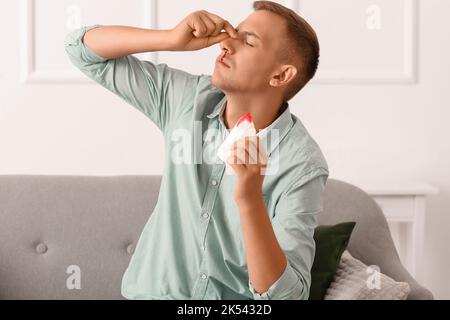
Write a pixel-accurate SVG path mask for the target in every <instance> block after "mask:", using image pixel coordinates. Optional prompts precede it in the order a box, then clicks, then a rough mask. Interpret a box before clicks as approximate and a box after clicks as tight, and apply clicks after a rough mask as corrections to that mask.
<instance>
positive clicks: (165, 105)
mask: <svg viewBox="0 0 450 320" xmlns="http://www.w3.org/2000/svg"><path fill="white" fill-rule="evenodd" d="M99 26H101V25H98V24H96V25H91V26H83V27H81V28H79V29H76V30H74V31H71V32H70V33H68V34H67V35H66V37H65V40H64V47H65V50H66V52H67V55H68V57H69V59H70V61H71V62H72V63H73V64H74V65H75V66H76V67H77V68H78V69H79V70H80V71H81V72H83V73H84V74H85V75H86V76H88V77H89V78H90V79H92V80H94V81H95V82H97V83H99V84H100V85H102V86H103V87H104V88H106V89H108V90H109V91H111V92H113V93H114V94H116V95H118V96H119V97H121V98H122V99H124V100H125V101H126V102H128V103H129V104H131V105H132V106H133V107H135V108H136V109H138V110H139V111H141V112H142V113H144V114H145V115H146V116H147V117H148V118H150V120H151V121H152V122H153V123H155V124H156V125H157V126H158V128H159V129H160V130H161V131H162V132H165V130H166V128H167V126H169V125H170V124H171V123H172V122H173V121H175V120H176V119H177V118H178V117H179V116H180V115H182V114H183V113H184V112H188V111H189V109H190V108H192V106H191V104H192V102H193V100H194V95H195V92H196V88H197V85H198V81H199V78H200V77H201V75H193V74H190V73H187V72H185V71H182V70H178V69H175V68H171V67H169V66H167V64H165V63H160V64H154V63H152V62H150V61H143V60H140V59H138V58H137V57H135V56H133V55H128V56H124V57H120V58H116V59H107V58H104V57H101V56H99V55H98V54H96V53H95V52H94V51H93V50H92V49H90V48H89V47H87V46H86V45H85V44H84V43H83V37H84V34H85V33H86V32H87V31H89V30H91V29H93V28H96V27H99Z"/></svg>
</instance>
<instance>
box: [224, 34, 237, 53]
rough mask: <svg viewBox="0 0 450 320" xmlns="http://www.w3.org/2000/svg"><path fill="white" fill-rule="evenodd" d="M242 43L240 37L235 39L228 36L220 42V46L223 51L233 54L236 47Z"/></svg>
mask: <svg viewBox="0 0 450 320" xmlns="http://www.w3.org/2000/svg"><path fill="white" fill-rule="evenodd" d="M239 43H240V38H238V39H234V38H231V37H230V38H227V39H225V40H223V41H222V42H220V48H221V49H222V52H224V53H227V54H233V53H234V51H236V50H235V48H236V46H237V45H238V44H239Z"/></svg>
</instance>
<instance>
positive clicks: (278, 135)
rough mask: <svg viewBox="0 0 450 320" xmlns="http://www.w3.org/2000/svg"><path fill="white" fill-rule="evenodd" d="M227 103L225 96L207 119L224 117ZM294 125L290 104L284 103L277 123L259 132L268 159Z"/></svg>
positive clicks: (276, 120)
mask: <svg viewBox="0 0 450 320" xmlns="http://www.w3.org/2000/svg"><path fill="white" fill-rule="evenodd" d="M226 101H227V99H226V96H224V97H223V98H222V100H221V101H220V102H219V103H218V104H217V105H216V106H215V107H214V109H213V111H212V112H211V113H210V114H208V115H207V117H208V118H209V119H213V118H215V117H217V116H219V115H220V117H222V116H223V111H224V107H225V102H226ZM293 123H294V122H293V120H292V115H291V112H290V110H289V103H288V102H284V103H283V105H282V107H281V114H279V115H278V117H277V118H276V119H275V121H273V122H272V123H271V124H270V125H269V126H267V127H265V128H264V129H262V130H260V131H259V132H258V136H259V138H260V139H261V142H262V144H263V145H264V146H265V147H266V151H267V156H268V157H270V155H271V154H272V152H273V150H275V148H276V147H277V146H278V145H279V143H280V141H281V140H283V138H284V137H285V136H286V134H287V133H288V131H289V130H290V129H291V127H292V125H293ZM222 126H223V127H224V130H226V128H225V125H224V124H223V122H222ZM269 133H270V134H269Z"/></svg>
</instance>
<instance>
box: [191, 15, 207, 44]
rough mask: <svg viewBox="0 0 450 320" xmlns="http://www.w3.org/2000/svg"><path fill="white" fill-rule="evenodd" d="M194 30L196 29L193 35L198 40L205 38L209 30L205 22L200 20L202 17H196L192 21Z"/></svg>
mask: <svg viewBox="0 0 450 320" xmlns="http://www.w3.org/2000/svg"><path fill="white" fill-rule="evenodd" d="M192 28H193V29H194V31H193V34H194V36H196V37H197V38H203V37H205V34H206V31H207V28H206V25H205V23H204V22H203V20H202V19H201V18H200V16H198V15H196V16H194V19H193V21H192Z"/></svg>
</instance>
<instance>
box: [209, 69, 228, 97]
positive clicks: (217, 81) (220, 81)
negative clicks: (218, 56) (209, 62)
mask: <svg viewBox="0 0 450 320" xmlns="http://www.w3.org/2000/svg"><path fill="white" fill-rule="evenodd" d="M211 84H212V85H213V86H214V87H216V88H217V89H220V90H221V91H223V92H225V91H228V90H230V89H231V83H230V80H229V79H224V78H223V77H221V76H220V75H218V74H216V73H215V72H214V73H213V74H212V76H211Z"/></svg>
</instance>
